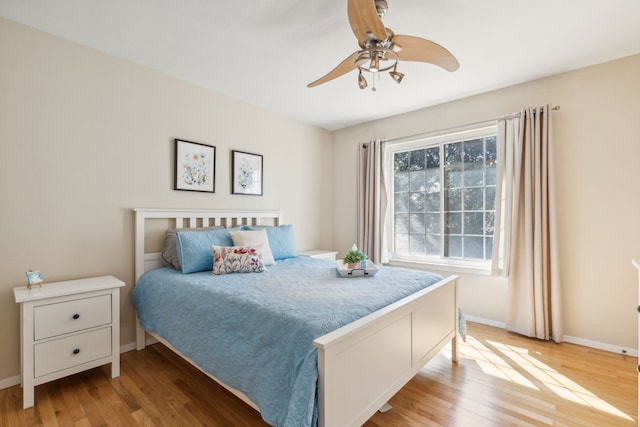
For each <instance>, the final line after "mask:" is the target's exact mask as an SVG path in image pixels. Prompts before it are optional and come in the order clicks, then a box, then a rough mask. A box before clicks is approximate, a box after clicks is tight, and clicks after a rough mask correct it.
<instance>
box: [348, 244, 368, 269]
mask: <svg viewBox="0 0 640 427" xmlns="http://www.w3.org/2000/svg"><path fill="white" fill-rule="evenodd" d="M366 260H367V256H366V255H365V254H364V252H362V251H361V250H359V249H358V247H357V246H356V245H353V246H352V247H351V249H350V250H349V251H348V252H347V253H346V254H345V255H344V258H342V262H343V263H344V264H347V266H348V268H349V269H351V270H353V269H354V268H357V267H362V262H363V261H366ZM362 268H364V267H362Z"/></svg>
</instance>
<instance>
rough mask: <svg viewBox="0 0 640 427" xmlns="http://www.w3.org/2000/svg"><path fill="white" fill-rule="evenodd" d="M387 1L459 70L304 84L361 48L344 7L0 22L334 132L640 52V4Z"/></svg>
mask: <svg viewBox="0 0 640 427" xmlns="http://www.w3.org/2000/svg"><path fill="white" fill-rule="evenodd" d="M372 1H373V0H372ZM388 3H389V12H388V13H387V16H386V17H385V18H384V20H383V21H384V24H385V26H387V27H389V28H391V29H392V30H393V31H394V32H395V33H396V34H405V35H413V36H418V37H423V38H426V39H429V40H432V41H434V42H436V43H439V44H441V45H443V46H444V47H446V48H447V49H449V50H450V51H451V52H452V53H453V54H454V55H455V56H456V57H457V59H458V60H459V62H460V69H459V70H458V71H456V72H453V73H449V72H447V71H444V70H443V69H441V68H439V67H436V66H433V65H430V64H422V63H406V62H404V63H401V64H400V67H399V69H398V71H402V72H403V73H405V74H406V77H405V79H404V81H403V82H402V84H401V85H397V84H396V83H395V82H393V81H392V80H391V79H390V77H389V76H387V75H383V76H381V78H380V80H379V81H378V83H376V86H377V91H376V92H372V91H371V90H370V88H371V86H372V83H371V81H370V82H369V88H368V89H366V90H360V89H359V88H358V86H357V84H356V78H357V74H356V72H355V71H353V72H351V73H349V74H346V75H345V76H342V77H340V78H338V79H336V80H333V81H331V82H329V83H326V84H324V85H321V86H318V87H315V88H312V89H309V88H307V87H306V85H307V83H309V82H311V81H313V80H316V79H317V78H319V77H321V76H323V75H324V74H326V73H327V72H329V71H330V70H331V69H333V67H335V66H336V65H337V64H338V63H339V62H340V61H342V60H343V59H344V58H346V57H347V56H349V55H350V54H351V53H352V52H353V51H355V50H356V49H357V48H358V45H357V42H356V38H355V36H354V35H353V33H352V32H351V29H350V27H349V21H348V19H347V1H346V0H317V1H308V0H307V1H305V0H269V1H260V0H251V1H249V0H235V1H234V0H230V1H211V0H108V1H104V0H100V1H98V0H0V16H3V17H5V18H8V19H12V20H14V21H18V22H22V23H25V24H27V25H30V26H33V27H36V28H39V29H41V30H44V31H46V32H49V33H52V34H56V35H59V36H62V37H64V38H67V39H70V40H74V41H76V42H78V43H81V44H83V45H87V46H91V47H94V48H96V49H99V50H101V51H104V52H107V53H110V54H113V55H115V56H118V57H122V58H126V59H129V60H131V61H134V62H136V63H139V64H143V65H147V66H149V67H151V68H154V69H157V70H159V71H162V72H164V73H167V74H169V75H172V76H175V77H178V78H180V79H183V80H186V81H189V82H192V83H196V84H198V85H201V86H204V87H207V88H210V89H212V90H214V91H216V92H220V93H224V94H227V95H229V96H231V97H234V98H237V99H240V100H243V101H245V102H247V103H250V104H253V105H256V106H259V107H262V108H265V109H267V110H270V111H274V112H277V113H280V114H283V115H285V116H288V117H291V118H294V119H297V120H300V121H302V122H306V123H310V124H313V125H316V126H319V127H322V128H326V129H329V130H335V129H340V128H343V127H346V126H350V125H354V124H357V123H362V122H366V121H370V120H374V119H378V118H381V117H387V116H391V115H394V114H399V113H403V112H407V111H412V110H415V109H418V108H423V107H428V106H431V105H436V104H439V103H442V102H446V101H451V100H455V99H459V98H463V97H466V96H470V95H474V94H478V93H483V92H487V91H490V90H494V89H498V88H502V87H506V86H510V85H513V84H517V83H520V82H524V81H529V80H533V79H538V78H542V77H545V76H549V75H553V74H558V73H562V72H565V71H569V70H572V69H575V68H580V67H584V66H588V65H592V64H597V63H601V62H605V61H608V60H612V59H615V58H620V57H624V56H628V55H632V54H636V53H640V0H606V1H604V0H536V1H524V0H482V1H480V0H388ZM369 80H370V79H369Z"/></svg>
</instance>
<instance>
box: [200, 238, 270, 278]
mask: <svg viewBox="0 0 640 427" xmlns="http://www.w3.org/2000/svg"><path fill="white" fill-rule="evenodd" d="M211 251H212V252H213V271H212V272H211V273H212V274H227V273H262V272H263V271H265V268H264V262H263V261H262V247H261V245H260V246H216V245H211Z"/></svg>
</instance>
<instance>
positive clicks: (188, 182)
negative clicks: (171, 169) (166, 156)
mask: <svg viewBox="0 0 640 427" xmlns="http://www.w3.org/2000/svg"><path fill="white" fill-rule="evenodd" d="M175 156H176V157H175V162H176V164H175V175H174V176H175V179H174V187H173V189H174V190H183V191H200V192H205V193H215V191H216V182H215V180H216V147H214V146H213V145H207V144H202V143H199V142H193V141H186V140H184V139H176V140H175Z"/></svg>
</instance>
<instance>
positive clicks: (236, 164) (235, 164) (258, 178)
mask: <svg viewBox="0 0 640 427" xmlns="http://www.w3.org/2000/svg"><path fill="white" fill-rule="evenodd" d="M231 173H232V174H233V176H232V180H231V182H232V184H231V194H249V195H253V196H262V155H260V154H251V153H245V152H242V151H236V150H232V151H231Z"/></svg>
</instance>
